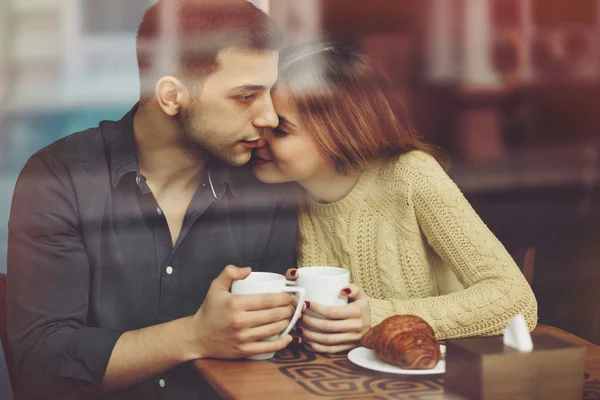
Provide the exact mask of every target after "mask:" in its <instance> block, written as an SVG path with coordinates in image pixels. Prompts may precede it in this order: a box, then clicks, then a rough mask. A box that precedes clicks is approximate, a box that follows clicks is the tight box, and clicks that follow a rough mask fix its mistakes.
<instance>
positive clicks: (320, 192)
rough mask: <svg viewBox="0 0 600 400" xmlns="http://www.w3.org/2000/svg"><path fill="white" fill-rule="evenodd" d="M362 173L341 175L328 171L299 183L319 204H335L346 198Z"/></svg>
mask: <svg viewBox="0 0 600 400" xmlns="http://www.w3.org/2000/svg"><path fill="white" fill-rule="evenodd" d="M359 178H360V173H352V174H348V175H341V174H339V173H337V172H335V171H326V172H323V173H320V174H316V175H313V176H312V177H310V178H308V179H305V180H303V181H300V182H298V183H299V184H300V185H301V186H302V187H303V188H304V189H305V190H306V191H307V192H308V194H309V196H310V197H311V198H312V199H313V200H314V201H316V202H319V203H334V202H336V201H340V200H342V199H343V198H344V197H346V196H347V195H348V194H349V193H350V192H351V191H352V189H354V186H355V185H356V182H358V179H359Z"/></svg>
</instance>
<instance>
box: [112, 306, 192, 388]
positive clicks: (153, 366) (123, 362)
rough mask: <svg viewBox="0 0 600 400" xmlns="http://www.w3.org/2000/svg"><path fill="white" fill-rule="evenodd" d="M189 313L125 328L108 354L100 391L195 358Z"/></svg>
mask: <svg viewBox="0 0 600 400" xmlns="http://www.w3.org/2000/svg"><path fill="white" fill-rule="evenodd" d="M190 319H191V317H188V318H182V319H178V320H175V321H171V322H167V323H164V324H160V325H155V326H150V327H148V328H144V329H140V330H136V331H129V332H125V333H124V334H123V335H121V337H120V338H119V340H118V341H117V343H116V345H115V348H114V350H113V352H112V354H111V356H110V360H109V362H108V366H107V368H106V372H105V374H104V378H103V379H102V383H101V385H100V391H102V392H104V393H106V392H113V391H116V390H119V389H124V388H127V387H129V386H132V385H134V384H136V383H137V382H140V381H142V380H144V379H147V378H150V377H152V376H155V375H157V374H160V373H162V372H164V371H167V370H169V369H171V368H173V367H175V366H177V365H179V364H182V363H185V362H187V361H191V360H194V359H196V358H199V357H200V356H201V354H200V353H199V350H198V349H195V346H194V345H193V342H192V340H191V335H189V334H188V333H189V332H188V323H189V320H190Z"/></svg>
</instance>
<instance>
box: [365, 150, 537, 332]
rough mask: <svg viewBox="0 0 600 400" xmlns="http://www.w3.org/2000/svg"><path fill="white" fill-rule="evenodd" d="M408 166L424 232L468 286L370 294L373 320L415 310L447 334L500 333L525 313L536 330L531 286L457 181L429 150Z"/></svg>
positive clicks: (413, 201) (534, 304) (413, 203)
mask: <svg viewBox="0 0 600 400" xmlns="http://www.w3.org/2000/svg"><path fill="white" fill-rule="evenodd" d="M408 168H409V169H410V171H409V172H407V173H409V174H410V176H411V179H410V182H411V185H412V188H411V190H410V191H409V193H410V194H409V197H410V198H409V200H408V201H409V202H411V203H412V204H411V205H412V207H413V208H414V210H415V214H416V217H417V221H418V223H419V226H420V228H421V231H422V233H423V235H424V237H425V238H426V239H427V241H428V243H429V245H430V246H431V247H432V248H433V250H434V251H435V252H436V253H437V254H438V255H439V257H440V258H441V259H442V260H443V261H444V262H445V263H447V264H448V265H449V266H450V268H451V269H452V271H453V272H454V274H455V275H456V276H457V278H458V280H459V281H460V282H461V284H462V285H463V287H464V290H460V291H458V292H454V293H451V294H447V295H442V296H437V297H429V298H422V299H413V300H394V299H370V304H371V319H372V322H373V323H374V324H376V323H378V322H381V320H383V319H385V318H386V317H389V316H391V315H395V314H414V315H418V316H420V317H422V318H423V319H425V320H426V321H427V322H428V323H429V324H431V326H432V327H433V329H434V330H435V332H436V336H438V338H439V339H445V338H452V337H465V336H476V335H494V334H501V333H502V332H503V330H504V328H505V327H506V325H507V323H508V322H509V320H510V319H511V318H513V317H514V316H515V315H516V314H518V313H522V314H524V316H525V319H526V320H527V323H528V325H529V328H530V329H533V328H534V327H535V326H536V323H537V302H536V299H535V296H534V294H533V291H532V290H531V287H530V286H529V284H528V283H527V281H526V280H525V278H524V276H523V274H522V273H521V271H520V270H519V268H518V267H517V265H516V264H515V262H514V261H513V259H512V258H511V256H510V255H509V254H508V252H507V251H506V249H505V248H504V246H503V245H502V244H501V243H500V241H499V240H498V239H497V238H496V237H495V236H494V234H493V233H492V232H491V231H490V230H489V229H488V227H487V226H486V225H485V223H484V222H483V221H482V220H481V219H480V218H479V216H478V215H477V213H476V212H475V210H473V208H472V207H471V205H470V204H469V203H468V201H467V200H466V199H465V197H464V196H463V194H462V193H461V192H460V190H459V188H458V187H457V186H456V184H455V183H454V182H453V181H452V180H451V179H450V177H448V175H447V174H446V172H445V171H444V170H443V169H442V168H441V166H440V165H439V164H438V163H437V162H436V161H435V159H433V157H431V156H429V155H426V154H420V155H418V156H415V157H414V159H413V160H412V161H411V164H410V166H409V167H408ZM405 172H406V171H405Z"/></svg>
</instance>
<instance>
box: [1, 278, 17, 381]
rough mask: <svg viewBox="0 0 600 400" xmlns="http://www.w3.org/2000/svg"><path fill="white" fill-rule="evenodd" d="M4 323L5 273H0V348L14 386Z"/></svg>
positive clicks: (10, 354) (13, 375)
mask: <svg viewBox="0 0 600 400" xmlns="http://www.w3.org/2000/svg"><path fill="white" fill-rule="evenodd" d="M7 328H8V327H7V323H6V274H3V273H0V339H1V340H2V350H3V351H4V360H5V361H6V366H7V368H8V375H9V378H10V382H11V385H12V387H13V388H14V382H15V373H14V370H13V362H12V361H13V360H12V351H11V349H10V345H9V343H8V331H7Z"/></svg>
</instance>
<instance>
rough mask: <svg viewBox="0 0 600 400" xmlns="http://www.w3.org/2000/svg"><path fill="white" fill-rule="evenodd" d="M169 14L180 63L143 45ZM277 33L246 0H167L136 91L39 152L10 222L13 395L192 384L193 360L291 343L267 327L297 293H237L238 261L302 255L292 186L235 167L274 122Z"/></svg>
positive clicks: (145, 25)
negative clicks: (135, 97)
mask: <svg viewBox="0 0 600 400" xmlns="http://www.w3.org/2000/svg"><path fill="white" fill-rule="evenodd" d="M168 7H171V8H168ZM169 10H171V11H173V10H174V12H173V13H172V16H169V17H168V18H166V22H167V24H163V23H162V21H163V19H164V18H161V16H164V15H167V16H168V15H171V14H165V12H167V11H169ZM169 29H170V30H171V33H173V32H174V33H176V34H175V35H174V36H172V37H173V38H175V42H168V43H167V45H168V46H173V47H172V48H174V49H177V50H178V51H179V53H175V54H180V55H181V57H180V58H179V59H178V60H176V61H178V62H176V63H170V62H164V61H165V60H164V59H161V58H160V57H151V56H149V52H150V53H153V54H155V55H157V54H163V53H159V52H158V49H159V48H158V46H159V45H160V44H161V43H164V41H163V36H161V35H162V33H163V32H165V31H167V32H168V31H169ZM280 36H281V35H280V32H279V31H278V28H277V27H276V26H275V24H274V22H273V21H272V20H270V19H269V17H267V16H266V15H265V14H263V13H262V12H261V11H260V10H258V9H256V8H255V7H254V6H252V5H251V4H250V3H248V2H247V1H246V0H160V1H159V2H158V3H157V4H156V5H154V6H152V7H151V8H149V9H148V10H147V12H146V14H145V16H144V19H143V21H142V23H141V25H140V28H139V32H138V45H137V51H138V61H139V65H140V76H141V86H142V89H143V90H142V95H141V100H140V103H139V104H138V105H136V106H135V107H134V108H133V109H132V110H131V111H130V112H129V113H128V114H127V115H126V116H125V117H124V118H123V119H121V120H120V121H118V122H103V123H101V124H100V126H99V127H98V128H95V129H89V130H87V131H84V132H79V133H76V134H73V135H71V136H69V137H67V138H65V139H62V140H59V141H58V142H56V143H54V144H52V145H50V146H49V147H47V148H45V149H42V150H41V151H39V152H38V153H37V154H35V155H34V156H32V157H31V159H30V160H29V161H28V163H27V165H26V166H25V167H24V169H23V171H22V173H21V176H20V178H19V181H18V183H17V185H16V188H15V193H14V201H13V206H12V210H11V218H10V222H9V255H8V319H9V336H10V343H11V345H12V347H13V352H14V359H15V368H16V369H17V375H18V383H17V385H16V388H15V397H16V398H17V399H21V398H28V399H29V398H40V399H41V398H43V399H67V398H75V399H80V398H107V399H108V398H110V399H113V398H114V399H116V398H123V399H135V398H139V399H153V398H161V399H162V398H164V399H190V398H198V397H199V396H200V395H201V393H199V390H198V387H197V386H196V385H197V384H196V382H197V381H198V380H199V377H198V375H197V373H196V372H195V371H194V369H193V366H192V365H191V364H190V362H191V361H193V360H197V359H200V358H205V357H212V358H239V357H246V356H249V355H253V354H259V353H266V352H272V351H276V350H279V349H282V348H284V347H285V346H287V345H288V344H289V343H290V341H291V337H290V336H289V335H288V336H286V337H284V338H281V339H279V340H274V341H261V339H264V338H267V337H269V336H272V335H274V334H277V333H278V332H281V331H282V330H283V329H284V328H285V326H286V325H287V323H288V321H289V318H290V317H291V314H292V306H293V305H292V303H293V298H292V296H290V295H289V294H265V295H247V296H234V295H232V294H230V293H229V290H230V287H231V283H232V282H233V281H234V280H237V279H243V278H245V277H246V276H247V275H248V274H249V273H250V269H249V268H238V267H247V266H249V267H252V268H254V269H258V270H263V271H276V272H283V271H285V270H286V269H287V268H289V267H291V266H293V264H294V262H295V254H294V246H295V241H296V221H295V215H294V211H292V208H290V207H286V204H285V196H284V195H282V188H281V187H279V188H277V187H275V186H259V184H258V182H256V181H255V180H254V178H253V177H252V175H251V173H250V172H249V171H246V170H245V169H244V168H232V167H239V166H242V165H243V164H245V163H246V162H248V161H249V159H250V153H251V149H252V148H253V147H255V146H256V144H257V142H258V141H259V139H260V138H261V136H262V132H263V130H264V129H269V128H273V127H275V126H276V125H277V124H278V120H277V116H276V114H275V112H274V110H273V106H272V103H271V97H270V90H271V88H272V87H273V85H274V84H275V82H276V80H277V59H278V55H277V47H278V45H279V42H280V41H281V37H280ZM163 50H164V48H163ZM167 61H169V60H167ZM147 88H150V91H148V92H146V91H145V90H144V89H147ZM228 264H233V265H235V266H231V265H230V266H227V267H225V266H226V265H228ZM211 282H212V284H211Z"/></svg>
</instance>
